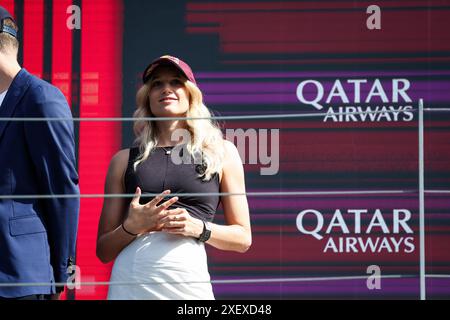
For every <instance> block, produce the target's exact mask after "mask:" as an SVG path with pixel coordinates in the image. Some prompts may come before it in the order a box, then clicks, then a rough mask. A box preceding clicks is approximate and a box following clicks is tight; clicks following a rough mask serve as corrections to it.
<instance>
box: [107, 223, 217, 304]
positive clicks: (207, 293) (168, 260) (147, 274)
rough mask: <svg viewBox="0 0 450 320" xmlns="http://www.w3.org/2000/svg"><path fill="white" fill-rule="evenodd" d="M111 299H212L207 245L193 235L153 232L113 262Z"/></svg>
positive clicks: (130, 246) (109, 294) (138, 240)
mask: <svg viewBox="0 0 450 320" xmlns="http://www.w3.org/2000/svg"><path fill="white" fill-rule="evenodd" d="M110 281H111V282H112V283H111V284H110V286H109V290H108V300H155V299H157V300H169V299H170V300H193V299H195V300H199V299H201V300H213V299H214V294H213V290H212V286H211V278H210V275H209V272H208V261H207V256H206V251H205V245H204V243H202V242H199V241H197V240H195V239H194V238H191V237H185V236H181V235H173V234H168V233H165V232H151V233H148V234H145V235H142V236H140V237H138V238H136V239H135V240H134V241H133V242H132V243H130V244H129V245H128V246H127V247H125V248H124V249H123V250H122V251H121V252H120V254H119V255H118V257H117V258H116V260H115V262H114V267H113V270H112V273H111V280H110Z"/></svg>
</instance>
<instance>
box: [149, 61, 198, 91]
mask: <svg viewBox="0 0 450 320" xmlns="http://www.w3.org/2000/svg"><path fill="white" fill-rule="evenodd" d="M163 64H168V65H171V66H174V67H176V68H177V69H178V70H180V71H181V73H182V74H184V75H185V76H186V78H188V79H189V81H191V82H193V83H195V84H196V85H197V82H196V81H195V78H194V73H193V72H192V69H191V67H189V65H188V64H187V63H186V62H184V61H183V60H181V59H179V58H177V57H172V56H169V55H165V56H161V57H159V58H157V59H155V60H153V61H152V63H150V64H149V65H148V67H147V68H145V71H144V74H143V75H142V81H143V82H144V83H146V82H147V81H148V80H149V79H150V77H151V76H152V72H153V71H154V70H155V69H156V67H158V66H160V65H163Z"/></svg>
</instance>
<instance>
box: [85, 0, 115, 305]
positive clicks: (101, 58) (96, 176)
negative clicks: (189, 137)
mask: <svg viewBox="0 0 450 320" xmlns="http://www.w3.org/2000/svg"><path fill="white" fill-rule="evenodd" d="M82 15H83V16H82V25H81V32H82V36H81V51H82V52H81V101H80V117H120V116H121V104H122V83H121V80H122V75H121V72H122V32H123V27H122V26H123V3H122V1H121V0H102V1H91V0H83V1H82ZM120 146H121V124H120V123H117V122H107V123H102V122H81V123H80V150H79V175H80V190H81V193H82V194H103V185H104V182H105V177H106V172H107V168H108V165H109V161H110V160H111V158H112V156H113V155H114V153H115V152H117V151H118V150H119V148H120ZM102 204H103V199H102V198H99V199H82V200H81V209H80V222H79V229H78V241H77V264H78V265H79V267H80V268H81V280H82V281H84V282H86V281H87V282H92V281H109V274H110V270H111V265H106V266H105V265H104V264H102V263H101V262H100V260H98V259H97V257H96V253H95V248H96V240H97V226H98V221H99V217H100V212H101V209H102ZM106 293H107V287H106V286H85V287H82V288H81V289H80V290H77V299H105V298H106Z"/></svg>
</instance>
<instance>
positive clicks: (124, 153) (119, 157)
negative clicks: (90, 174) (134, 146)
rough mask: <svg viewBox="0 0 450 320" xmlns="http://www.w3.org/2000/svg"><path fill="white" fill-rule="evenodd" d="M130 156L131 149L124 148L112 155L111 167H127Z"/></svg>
mask: <svg viewBox="0 0 450 320" xmlns="http://www.w3.org/2000/svg"><path fill="white" fill-rule="evenodd" d="M129 156H130V149H122V150H120V151H117V153H116V154H115V155H114V156H113V157H112V159H111V162H110V165H109V167H110V169H113V170H114V169H115V170H117V169H126V168H127V165H128V157H129Z"/></svg>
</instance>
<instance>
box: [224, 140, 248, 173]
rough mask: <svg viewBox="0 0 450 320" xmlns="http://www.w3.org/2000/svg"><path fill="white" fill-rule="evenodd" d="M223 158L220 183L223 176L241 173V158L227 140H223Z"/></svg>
mask: <svg viewBox="0 0 450 320" xmlns="http://www.w3.org/2000/svg"><path fill="white" fill-rule="evenodd" d="M224 149H225V156H224V159H223V169H222V175H221V181H222V180H223V177H224V176H230V175H235V174H238V175H239V174H240V173H241V172H242V171H243V165H242V160H241V156H240V155H239V151H238V149H237V148H236V146H235V145H234V144H233V143H232V142H231V141H228V140H224Z"/></svg>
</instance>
